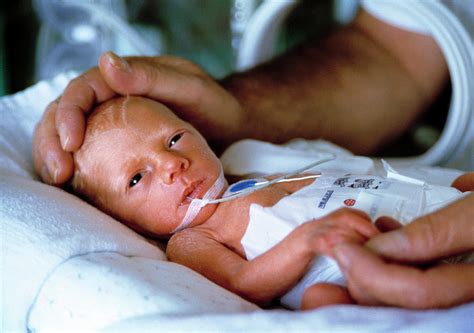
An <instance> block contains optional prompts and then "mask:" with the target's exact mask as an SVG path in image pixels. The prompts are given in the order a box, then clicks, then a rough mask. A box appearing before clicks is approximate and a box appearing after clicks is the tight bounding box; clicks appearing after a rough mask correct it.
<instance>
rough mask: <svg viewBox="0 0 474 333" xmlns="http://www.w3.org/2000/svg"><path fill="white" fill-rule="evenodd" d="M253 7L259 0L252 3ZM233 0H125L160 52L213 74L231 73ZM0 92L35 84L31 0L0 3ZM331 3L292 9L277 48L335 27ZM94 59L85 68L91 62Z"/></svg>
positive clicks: (35, 27) (35, 26) (35, 22)
mask: <svg viewBox="0 0 474 333" xmlns="http://www.w3.org/2000/svg"><path fill="white" fill-rule="evenodd" d="M256 3H257V5H258V4H259V3H261V1H256ZM233 4H234V3H233V2H232V0H127V1H126V5H127V8H128V10H129V14H130V13H133V15H129V17H130V16H132V18H131V19H130V20H129V21H130V23H132V24H139V25H141V26H149V27H154V28H158V29H159V30H160V34H161V39H162V40H161V44H162V45H163V51H164V52H165V53H167V54H174V55H178V56H182V57H185V58H187V59H190V60H192V61H194V62H196V63H198V64H200V65H201V66H202V67H203V68H204V69H206V70H207V71H208V72H209V73H210V74H211V75H213V76H214V77H215V78H221V77H223V76H225V75H226V74H228V73H229V72H231V71H232V69H233V64H234V60H235V59H234V53H233V51H232V47H231V31H230V15H231V7H232V5H233ZM0 6H1V7H0V46H1V52H0V64H1V73H0V94H1V95H4V94H11V93H14V92H17V91H20V90H23V89H25V88H26V87H28V86H30V85H32V84H34V83H35V82H36V81H37V78H36V77H35V56H36V43H37V40H38V31H39V28H40V24H41V22H40V19H39V17H38V15H37V12H36V11H35V8H34V5H33V4H32V1H31V0H17V1H3V2H2V4H1V5H0ZM332 10H333V1H331V0H322V1H315V0H307V1H301V4H300V5H298V7H297V8H296V9H295V10H294V11H293V12H292V14H291V15H290V17H289V19H288V20H287V21H286V24H285V27H284V29H283V31H282V33H281V34H280V38H279V42H278V46H277V48H278V50H279V51H280V52H281V50H284V49H286V48H287V47H289V46H290V45H293V44H296V43H298V42H300V41H302V40H304V39H306V38H309V37H310V36H314V35H322V34H324V33H326V32H327V31H328V30H330V29H331V28H332V27H333V26H334V25H335V23H334V20H333V19H332V16H333V15H332ZM95 64H96V61H95V60H93V61H92V62H90V63H89V64H88V67H86V68H70V69H73V70H78V71H83V70H85V69H87V68H89V67H92V66H95Z"/></svg>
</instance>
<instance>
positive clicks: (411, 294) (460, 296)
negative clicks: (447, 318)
mask: <svg viewBox="0 0 474 333" xmlns="http://www.w3.org/2000/svg"><path fill="white" fill-rule="evenodd" d="M335 258H336V260H337V261H338V263H339V265H340V267H341V269H342V270H343V272H344V274H345V276H346V278H347V280H348V287H349V290H350V292H351V295H352V296H353V297H354V298H355V299H356V301H357V302H359V303H361V304H366V305H377V304H386V305H393V306H401V307H407V308H416V309H423V308H437V307H448V306H453V305H456V304H460V303H464V302H467V301H471V300H474V285H473V284H472V281H473V280H474V265H472V264H463V265H440V266H434V267H432V268H429V269H427V270H421V269H418V268H415V267H410V266H402V265H398V264H393V263H391V264H389V263H386V262H384V261H383V260H382V259H381V258H380V257H378V256H376V255H375V254H373V253H371V252H370V251H368V250H367V249H365V248H364V247H362V246H359V245H357V244H347V243H346V244H341V245H340V246H338V247H336V248H335Z"/></svg>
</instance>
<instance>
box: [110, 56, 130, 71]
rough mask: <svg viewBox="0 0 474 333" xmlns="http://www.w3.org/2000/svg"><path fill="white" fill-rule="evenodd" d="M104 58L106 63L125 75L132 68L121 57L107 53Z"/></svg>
mask: <svg viewBox="0 0 474 333" xmlns="http://www.w3.org/2000/svg"><path fill="white" fill-rule="evenodd" d="M105 57H106V59H107V61H108V62H109V63H110V64H111V65H112V66H114V67H115V68H117V69H118V70H120V71H122V72H125V73H131V72H132V68H131V67H130V65H129V63H128V62H127V61H126V60H125V59H123V58H122V57H119V56H118V55H116V54H115V53H113V52H111V51H108V52H106V53H105Z"/></svg>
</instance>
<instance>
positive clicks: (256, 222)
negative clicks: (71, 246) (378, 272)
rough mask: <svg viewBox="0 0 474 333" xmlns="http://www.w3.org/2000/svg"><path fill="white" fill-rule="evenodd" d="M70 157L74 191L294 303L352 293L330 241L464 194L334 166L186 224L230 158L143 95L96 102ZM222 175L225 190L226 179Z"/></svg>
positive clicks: (180, 255)
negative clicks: (191, 209) (192, 206)
mask: <svg viewBox="0 0 474 333" xmlns="http://www.w3.org/2000/svg"><path fill="white" fill-rule="evenodd" d="M74 162H75V174H74V177H73V179H72V180H71V184H70V185H71V187H72V188H73V190H74V191H75V192H76V193H77V194H79V195H81V196H82V197H83V198H85V199H86V200H87V201H89V202H91V203H92V204H94V205H96V206H97V207H98V208H100V209H101V210H103V211H104V212H106V213H108V214H110V215H112V216H114V217H115V218H117V219H118V220H120V221H122V222H123V223H125V224H126V225H128V226H129V227H131V228H133V229H134V230H136V231H137V232H140V233H142V234H144V235H146V236H151V237H160V236H164V237H170V236H171V238H170V239H169V242H168V245H167V250H166V252H167V255H168V257H169V259H170V260H172V261H174V262H177V263H181V264H183V265H186V266H188V267H190V268H191V269H194V270H196V271H197V272H199V273H201V274H203V275H204V276H206V277H207V278H209V279H210V280H212V281H214V282H216V283H217V284H219V285H221V286H223V287H224V288H227V289H229V290H231V291H233V292H235V293H237V294H239V295H241V296H243V297H244V298H246V299H248V300H250V301H253V302H255V303H258V304H262V305H264V304H268V303H269V302H271V301H273V300H275V299H280V301H281V302H282V304H283V305H285V306H288V307H291V308H294V309H310V308H314V307H317V306H322V305H327V304H337V303H350V302H351V301H352V300H351V297H350V295H349V293H348V291H347V289H346V288H345V287H344V283H345V282H344V279H343V277H342V275H341V274H340V272H339V270H338V268H337V265H335V264H334V262H333V261H332V259H331V258H330V256H331V253H332V252H331V251H332V248H333V247H334V246H336V245H337V244H340V243H341V242H358V243H364V242H365V241H366V240H368V239H369V238H370V237H373V236H374V235H376V234H378V233H379V231H378V229H377V228H376V227H375V226H374V225H373V224H372V223H371V219H372V220H375V219H376V218H378V217H380V216H385V215H386V216H391V217H393V218H396V219H398V220H400V221H410V220H412V219H413V218H415V217H417V216H420V215H422V214H425V213H427V212H429V211H432V210H434V209H436V208H438V207H440V206H441V205H444V204H447V203H448V202H450V201H452V200H455V199H456V198H458V197H459V196H460V195H461V194H460V192H459V191H457V190H455V189H454V188H449V187H440V186H431V185H428V186H427V185H422V184H417V183H416V182H405V181H397V180H394V179H389V178H384V177H376V176H368V175H361V176H354V175H337V174H331V173H327V174H323V175H321V176H320V177H319V178H317V179H316V180H314V179H303V180H299V181H294V182H285V183H276V184H274V185H272V186H269V187H266V188H264V189H261V190H259V191H256V192H254V193H252V194H250V195H248V196H244V197H241V198H238V199H235V200H232V201H228V202H223V203H220V204H208V205H206V206H204V207H202V209H200V210H199V211H198V212H197V215H196V216H194V217H193V218H192V219H191V220H190V221H189V225H187V227H186V228H184V229H183V230H180V226H181V225H182V222H183V219H185V216H186V213H187V211H188V208H189V206H190V203H191V202H192V200H193V199H196V198H202V197H203V196H204V195H205V194H206V193H208V191H209V189H211V188H213V187H214V188H215V185H214V184H216V183H218V182H219V179H221V180H222V178H221V173H222V166H221V164H220V161H219V159H218V158H217V157H216V155H215V154H214V153H213V151H212V150H211V149H210V148H209V146H208V145H207V143H206V141H205V139H204V138H203V137H202V136H201V135H200V133H199V132H198V131H197V130H196V129H194V128H193V127H192V126H191V125H190V124H189V123H187V122H185V121H183V120H181V119H179V118H178V117H177V116H176V115H175V114H174V113H173V112H172V111H171V110H170V109H168V108H167V107H166V106H164V105H163V104H160V103H158V102H156V101H153V100H150V99H147V98H142V97H120V98H116V99H113V100H110V101H107V102H105V103H103V104H101V105H99V106H98V107H97V108H96V110H95V111H94V112H93V113H92V114H91V115H90V116H89V118H88V123H87V130H86V134H85V139H84V143H83V145H82V147H81V148H80V149H79V150H78V151H77V152H75V153H74ZM271 178H272V177H268V179H271ZM221 183H222V185H223V186H222V190H221V188H219V190H221V191H219V192H220V193H218V195H219V196H221V195H223V192H224V191H226V189H227V188H228V185H227V182H225V180H224V181H223V182H221ZM224 195H225V194H224ZM342 207H351V208H358V209H360V210H362V211H365V213H364V212H362V211H359V210H354V212H353V214H347V210H346V211H344V210H340V209H339V208H342ZM177 230H179V231H177Z"/></svg>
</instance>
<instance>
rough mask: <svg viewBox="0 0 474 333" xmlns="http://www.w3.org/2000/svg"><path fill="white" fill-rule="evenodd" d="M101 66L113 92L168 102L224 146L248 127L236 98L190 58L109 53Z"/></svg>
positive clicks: (105, 54)
mask: <svg viewBox="0 0 474 333" xmlns="http://www.w3.org/2000/svg"><path fill="white" fill-rule="evenodd" d="M99 69H100V71H101V73H102V76H103V77H104V79H105V81H106V82H107V84H108V85H109V86H110V87H111V88H112V89H113V90H114V91H116V92H118V93H120V94H122V95H126V94H130V95H141V96H147V97H149V98H152V99H154V100H157V101H160V102H162V103H164V104H167V105H168V106H170V107H171V108H172V109H173V111H174V112H176V113H177V114H178V115H179V116H180V117H181V118H183V119H184V120H186V121H189V122H191V123H192V124H193V125H194V126H195V127H196V128H197V129H198V130H199V131H200V132H201V133H203V134H205V136H206V138H207V139H209V140H216V139H217V140H218V141H219V142H218V143H220V144H223V145H225V144H226V143H229V142H232V141H235V140H237V139H238V138H241V137H243V136H245V135H244V134H243V132H242V131H246V130H247V128H249V126H245V125H248V124H247V123H246V122H245V118H246V114H245V113H244V112H243V109H242V107H241V105H240V103H239V102H238V101H237V100H236V99H235V97H233V96H232V95H231V94H230V93H228V92H227V91H226V90H225V89H224V88H222V87H221V86H220V85H219V84H217V82H215V81H214V80H213V79H212V78H211V77H209V76H208V75H207V74H206V73H205V72H204V71H203V70H202V69H201V68H200V67H199V66H197V65H195V64H193V63H191V62H189V61H187V60H184V59H180V58H176V57H170V56H164V57H140V58H138V57H134V58H127V59H126V60H125V59H123V58H120V57H118V56H116V55H115V54H113V53H111V52H107V53H104V54H103V55H102V56H101V58H100V60H99Z"/></svg>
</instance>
